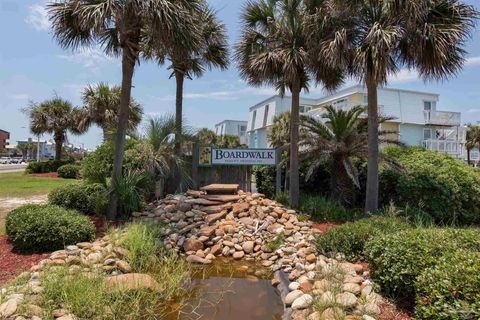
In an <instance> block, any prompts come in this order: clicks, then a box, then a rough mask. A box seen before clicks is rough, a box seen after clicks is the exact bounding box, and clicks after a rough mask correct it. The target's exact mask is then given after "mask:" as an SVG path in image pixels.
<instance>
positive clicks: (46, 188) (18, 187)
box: [0, 172, 76, 235]
mask: <svg viewBox="0 0 480 320" xmlns="http://www.w3.org/2000/svg"><path fill="white" fill-rule="evenodd" d="M75 182H76V180H69V179H54V178H41V177H34V176H28V175H25V174H24V173H23V172H11V173H0V200H5V199H6V198H24V199H25V201H26V202H28V200H29V198H31V197H34V196H41V195H46V194H48V193H49V192H50V191H51V190H53V189H55V188H57V187H60V186H64V185H67V184H71V183H75ZM2 202H5V201H0V235H3V234H5V217H6V216H7V213H8V212H10V210H12V209H13V208H14V207H17V206H19V205H21V201H19V204H18V205H14V206H12V205H11V204H9V205H3V204H2Z"/></svg>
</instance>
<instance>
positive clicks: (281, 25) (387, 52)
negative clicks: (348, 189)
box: [235, 0, 478, 212]
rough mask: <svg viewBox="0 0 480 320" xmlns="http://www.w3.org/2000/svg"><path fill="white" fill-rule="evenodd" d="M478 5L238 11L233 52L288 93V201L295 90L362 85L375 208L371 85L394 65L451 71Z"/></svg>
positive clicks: (284, 6) (281, 6) (434, 75)
mask: <svg viewBox="0 0 480 320" xmlns="http://www.w3.org/2000/svg"><path fill="white" fill-rule="evenodd" d="M477 18H478V13H477V11H476V10H475V9H474V7H473V6H470V5H466V4H463V3H462V2H461V1H458V0H404V1H395V0H394V1H384V0H373V1H372V0H354V1H349V0H346V1H337V0H256V1H251V2H249V3H248V4H247V5H246V6H245V8H244V12H243V16H242V21H243V28H242V35H241V41H240V43H239V44H238V45H237V47H236V53H235V57H236V60H237V62H238V64H239V67H240V74H241V76H242V77H243V78H244V79H246V80H247V81H248V82H249V83H250V84H252V85H260V84H270V85H274V86H276V87H277V88H278V89H280V90H281V92H284V91H285V89H289V90H290V92H291V93H292V107H291V112H292V121H291V132H290V135H291V144H290V162H291V170H290V173H291V184H290V202H291V203H292V204H293V205H296V204H297V203H298V193H299V190H298V161H297V158H298V121H299V112H298V104H299V92H300V90H302V89H308V85H309V80H310V79H313V80H315V81H316V82H318V83H322V84H323V85H324V86H325V87H326V88H327V89H328V88H335V87H337V86H338V85H340V84H341V83H342V80H343V78H344V77H353V78H355V79H357V80H359V81H360V82H361V83H364V84H365V85H366V87H367V91H368V110H367V111H368V135H367V139H368V173H367V194H366V201H365V209H366V211H368V212H376V211H377V210H378V162H379V145H378V134H379V132H378V131H379V129H378V127H379V122H378V121H379V120H378V103H377V100H378V98H377V87H378V86H379V85H386V84H387V82H388V78H389V76H392V75H394V74H396V73H397V72H398V71H399V70H400V69H401V68H408V69H416V70H417V71H418V73H419V75H420V77H422V78H423V79H425V80H429V79H436V80H442V79H446V78H448V77H450V76H452V75H455V74H456V73H458V72H459V70H460V69H461V67H462V65H463V63H464V61H465V54H466V52H465V50H464V49H463V47H464V44H465V41H466V39H467V38H468V36H469V35H470V32H471V31H472V30H473V27H474V24H475V22H476V19H477Z"/></svg>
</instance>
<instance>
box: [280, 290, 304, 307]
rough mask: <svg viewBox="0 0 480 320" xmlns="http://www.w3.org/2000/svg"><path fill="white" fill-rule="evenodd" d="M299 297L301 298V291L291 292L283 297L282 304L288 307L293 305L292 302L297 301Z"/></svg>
mask: <svg viewBox="0 0 480 320" xmlns="http://www.w3.org/2000/svg"><path fill="white" fill-rule="evenodd" d="M301 296H303V292H302V291H301V290H293V291H292V292H289V293H288V294H287V295H286V296H285V301H284V303H285V304H286V305H287V306H289V305H291V304H292V303H293V301H295V300H297V299H298V298H300V297H301Z"/></svg>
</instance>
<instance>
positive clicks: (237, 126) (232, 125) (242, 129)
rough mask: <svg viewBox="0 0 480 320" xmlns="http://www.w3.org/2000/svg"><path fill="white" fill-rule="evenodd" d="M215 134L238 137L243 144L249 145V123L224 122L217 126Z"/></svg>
mask: <svg viewBox="0 0 480 320" xmlns="http://www.w3.org/2000/svg"><path fill="white" fill-rule="evenodd" d="M215 134H216V135H217V136H225V135H230V136H237V137H239V138H240V143H241V144H247V121H242V120H223V121H222V122H220V123H217V124H216V125H215Z"/></svg>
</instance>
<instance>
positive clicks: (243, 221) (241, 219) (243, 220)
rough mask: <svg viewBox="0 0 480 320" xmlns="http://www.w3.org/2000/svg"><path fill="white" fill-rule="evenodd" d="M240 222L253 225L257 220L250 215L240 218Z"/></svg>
mask: <svg viewBox="0 0 480 320" xmlns="http://www.w3.org/2000/svg"><path fill="white" fill-rule="evenodd" d="M240 222H241V223H243V224H244V225H246V226H253V225H254V224H255V222H254V221H253V219H252V218H250V217H243V218H240Z"/></svg>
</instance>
